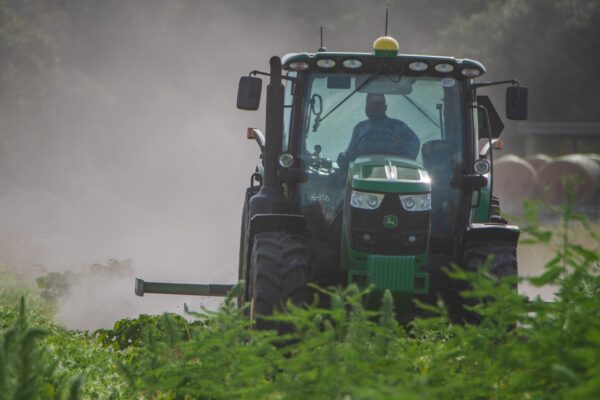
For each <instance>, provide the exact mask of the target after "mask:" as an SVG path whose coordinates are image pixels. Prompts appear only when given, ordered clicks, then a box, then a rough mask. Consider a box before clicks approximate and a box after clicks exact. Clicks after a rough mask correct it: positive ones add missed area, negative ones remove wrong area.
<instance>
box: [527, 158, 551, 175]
mask: <svg viewBox="0 0 600 400" xmlns="http://www.w3.org/2000/svg"><path fill="white" fill-rule="evenodd" d="M525 159H526V160H527V162H528V163H529V165H531V166H532V167H533V169H535V170H536V172H539V171H540V168H542V167H543V166H544V165H546V164H548V163H549V162H551V161H552V157H550V156H549V155H547V154H531V155H529V156H527V157H525Z"/></svg>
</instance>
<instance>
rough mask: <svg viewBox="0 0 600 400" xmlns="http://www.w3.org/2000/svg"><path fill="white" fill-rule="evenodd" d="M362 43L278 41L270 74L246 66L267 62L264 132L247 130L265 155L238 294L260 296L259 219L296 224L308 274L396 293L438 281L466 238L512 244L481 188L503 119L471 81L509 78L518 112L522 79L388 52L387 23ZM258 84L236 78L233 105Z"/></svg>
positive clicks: (252, 97)
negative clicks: (341, 48)
mask: <svg viewBox="0 0 600 400" xmlns="http://www.w3.org/2000/svg"><path fill="white" fill-rule="evenodd" d="M373 47H374V48H373V52H372V53H338V52H328V51H324V49H320V51H318V52H316V53H294V54H288V55H286V56H284V57H283V58H282V59H279V58H278V57H274V58H272V59H271V71H270V72H269V73H262V72H259V71H253V73H251V75H257V74H263V75H269V76H270V84H269V86H268V88H267V90H268V97H267V123H266V130H267V132H266V135H263V134H262V132H260V131H258V130H256V129H250V130H249V135H248V137H249V138H254V139H256V140H257V141H258V142H259V145H260V146H261V149H262V153H263V157H262V160H261V162H260V163H259V165H258V167H257V170H256V173H255V175H254V179H256V182H257V184H256V186H254V187H251V188H249V189H248V193H247V199H246V200H247V207H246V208H245V214H244V216H243V222H242V231H243V232H245V233H243V236H244V237H243V239H242V246H241V256H240V279H244V280H245V281H247V282H249V283H248V285H247V291H246V293H245V296H246V297H245V300H250V301H253V300H252V299H254V300H256V296H259V294H258V293H256V289H255V286H256V285H257V284H258V283H257V282H256V281H255V279H256V276H254V275H255V274H256V269H261V267H260V266H258V265H257V266H254V267H253V264H256V263H258V264H260V262H259V260H258V259H255V258H254V256H253V254H254V253H255V252H256V251H258V249H256V248H255V247H256V237H257V234H261V233H263V232H270V234H273V235H274V237H275V236H278V234H274V233H273V231H274V230H275V231H278V232H279V233H280V234H279V236H281V233H283V234H284V235H285V234H286V233H285V232H287V233H290V234H294V235H300V236H301V237H302V239H301V241H302V243H303V246H305V253H306V254H307V256H306V257H308V258H307V259H306V260H305V262H304V264H306V266H305V267H303V268H305V275H306V279H307V281H308V282H314V283H317V284H321V285H331V284H335V285H348V284H352V283H356V284H358V285H359V286H367V285H374V287H375V290H390V291H392V292H393V293H396V294H404V295H406V294H409V295H418V294H431V293H432V290H430V286H433V287H436V288H437V287H440V286H441V287H443V286H445V285H446V283H447V278H442V277H440V276H441V274H440V273H439V272H440V268H441V266H445V265H448V263H449V262H451V261H456V262H459V263H463V259H462V258H463V256H464V253H465V249H466V248H467V247H469V246H470V245H468V243H467V242H469V240H471V239H470V238H476V239H481V240H484V241H486V240H491V241H494V240H497V239H498V238H500V239H501V240H505V241H506V243H512V244H511V245H510V246H512V248H513V249H514V248H516V241H517V238H518V229H517V228H516V227H514V226H510V225H507V224H506V221H504V220H503V219H502V218H501V217H500V216H499V215H498V206H497V201H496V199H495V198H493V197H492V162H493V155H492V151H493V148H494V144H495V143H496V141H497V139H498V136H499V135H500V133H501V131H502V128H503V125H502V122H501V119H500V118H499V117H498V115H497V113H496V111H495V109H494V107H493V105H492V103H491V101H489V98H488V97H486V96H479V97H478V96H477V89H478V88H479V87H482V86H489V85H494V84H503V83H512V84H513V86H512V87H511V88H509V90H508V91H507V106H508V107H507V117H509V118H513V119H523V118H526V112H527V102H526V101H527V90H526V89H525V88H522V87H520V86H519V85H518V82H516V81H514V80H511V81H505V82H491V83H475V81H474V79H475V78H478V77H480V76H481V75H482V74H484V72H485V68H484V66H483V65H482V64H481V63H479V62H477V61H473V60H468V59H457V58H453V57H438V56H423V55H404V54H398V50H399V46H398V42H397V41H396V40H395V39H393V38H391V37H387V36H386V37H381V38H379V39H377V40H376V41H375V42H374V45H373ZM274 78H275V79H274ZM281 82H285V88H284V87H283V85H282V83H281ZM261 87H262V85H261V83H260V79H259V78H257V77H253V76H250V77H243V78H242V79H241V81H240V90H239V92H238V107H239V108H241V109H257V108H258V104H259V98H260V88H261ZM479 139H483V140H484V141H485V142H487V146H484V149H481V150H480V146H479ZM265 141H266V142H265ZM269 141H271V145H272V146H269ZM496 147H498V146H497V145H496ZM486 243H487V242H486ZM440 256H442V257H440ZM273 268H275V267H273ZM514 272H515V273H516V259H515V266H514ZM434 275H435V280H436V282H433V280H434V279H433V276H434ZM281 279H283V280H285V278H281ZM273 281H277V280H276V279H273ZM284 286H285V285H284ZM436 290H437V291H438V292H439V291H440V290H439V288H438V289H436ZM259 291H260V290H259ZM442 291H443V290H442ZM438 294H439V293H438ZM280 297H282V299H283V298H288V297H289V296H287V295H284V294H282V295H281V296H280ZM280 300H281V299H280ZM270 307H273V304H271V306H270ZM268 308H269V307H267V309H268ZM266 311H268V310H266Z"/></svg>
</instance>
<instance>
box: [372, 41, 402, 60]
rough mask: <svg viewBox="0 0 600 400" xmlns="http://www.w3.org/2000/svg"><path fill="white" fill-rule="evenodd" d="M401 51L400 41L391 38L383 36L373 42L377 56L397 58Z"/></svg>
mask: <svg viewBox="0 0 600 400" xmlns="http://www.w3.org/2000/svg"><path fill="white" fill-rule="evenodd" d="M399 49H400V46H399V45H398V41H397V40H396V39H394V38H393V37H391V36H382V37H380V38H378V39H377V40H375V42H373V50H374V51H375V55H376V56H383V57H396V56H397V55H398V50H399Z"/></svg>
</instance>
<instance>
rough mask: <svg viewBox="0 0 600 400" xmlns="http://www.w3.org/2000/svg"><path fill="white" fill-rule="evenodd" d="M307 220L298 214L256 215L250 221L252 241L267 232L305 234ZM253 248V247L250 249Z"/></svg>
mask: <svg viewBox="0 0 600 400" xmlns="http://www.w3.org/2000/svg"><path fill="white" fill-rule="evenodd" d="M305 230H306V218H304V215H298V214H256V215H254V216H252V218H251V219H250V241H252V238H254V235H256V234H257V233H261V232H267V231H285V232H290V233H304V231H305ZM250 248H252V247H250Z"/></svg>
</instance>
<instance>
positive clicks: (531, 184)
mask: <svg viewBox="0 0 600 400" xmlns="http://www.w3.org/2000/svg"><path fill="white" fill-rule="evenodd" d="M536 188H537V174H536V172H535V169H534V168H533V167H532V166H531V165H530V164H529V163H528V162H527V161H526V160H525V159H523V158H521V157H518V156H515V155H513V154H509V155H506V156H503V157H500V158H499V159H497V160H495V161H494V194H495V195H496V196H498V198H499V199H500V206H501V209H502V210H503V211H504V212H505V213H507V214H518V213H520V212H522V210H523V202H524V201H525V200H526V199H530V198H533V197H534V196H535V194H536Z"/></svg>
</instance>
